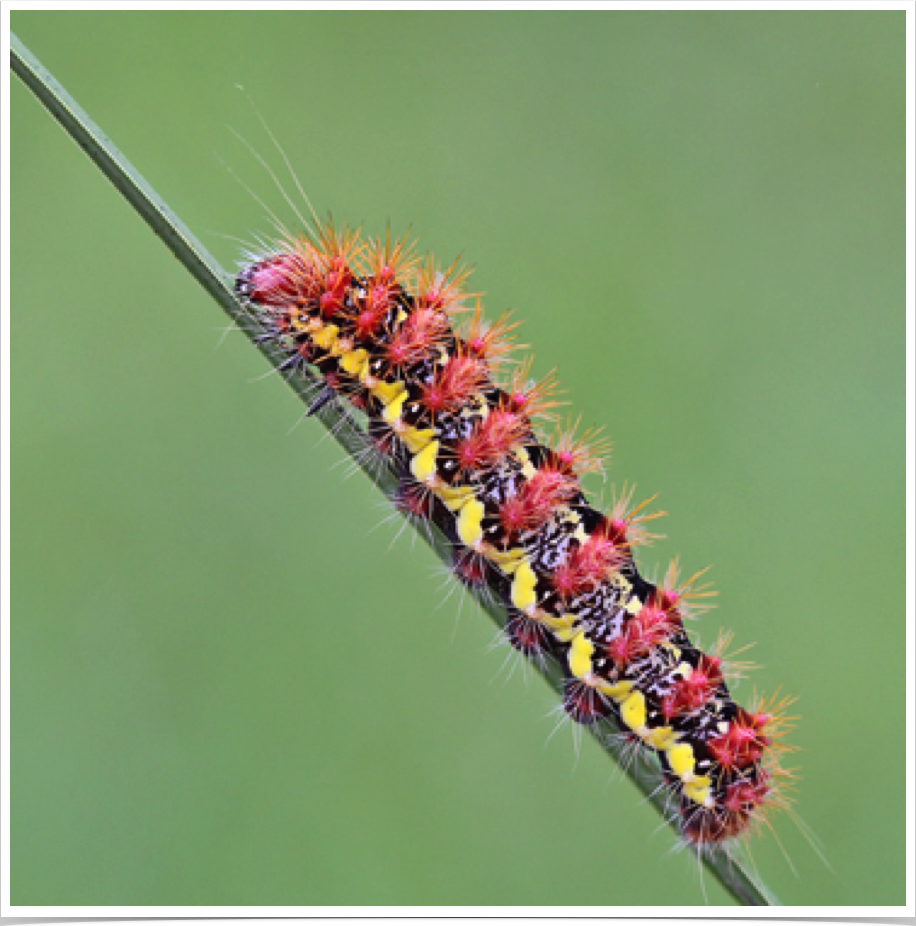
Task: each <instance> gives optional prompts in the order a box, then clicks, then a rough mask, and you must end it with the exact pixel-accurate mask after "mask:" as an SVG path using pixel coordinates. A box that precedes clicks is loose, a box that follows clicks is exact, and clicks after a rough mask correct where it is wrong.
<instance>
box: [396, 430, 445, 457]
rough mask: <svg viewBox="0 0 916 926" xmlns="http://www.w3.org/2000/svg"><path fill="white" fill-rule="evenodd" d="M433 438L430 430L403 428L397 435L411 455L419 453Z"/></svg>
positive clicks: (433, 435)
mask: <svg viewBox="0 0 916 926" xmlns="http://www.w3.org/2000/svg"><path fill="white" fill-rule="evenodd" d="M435 436H436V432H435V431H434V430H433V429H432V428H423V429H422V430H421V429H419V428H405V429H404V430H403V431H402V432H401V433H400V434H399V435H398V437H400V438H401V440H402V441H403V442H404V446H405V447H406V448H407V449H408V450H409V451H410V452H411V453H419V452H420V451H421V450H422V449H423V448H424V447H425V446H426V445H427V444H428V443H429V442H430V441H431V440H432V439H433V438H434V437H435Z"/></svg>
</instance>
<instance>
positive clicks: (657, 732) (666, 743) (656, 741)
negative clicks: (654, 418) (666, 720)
mask: <svg viewBox="0 0 916 926" xmlns="http://www.w3.org/2000/svg"><path fill="white" fill-rule="evenodd" d="M677 736H678V735H677V733H676V732H675V731H674V730H673V729H672V728H671V727H651V728H649V729H647V730H646V731H645V732H644V734H643V737H642V739H643V742H644V743H648V744H649V745H650V746H651V747H652V748H653V749H656V750H658V751H659V752H662V751H664V750H666V749H669V748H670V747H671V746H673V745H674V744H675V743H676V742H677Z"/></svg>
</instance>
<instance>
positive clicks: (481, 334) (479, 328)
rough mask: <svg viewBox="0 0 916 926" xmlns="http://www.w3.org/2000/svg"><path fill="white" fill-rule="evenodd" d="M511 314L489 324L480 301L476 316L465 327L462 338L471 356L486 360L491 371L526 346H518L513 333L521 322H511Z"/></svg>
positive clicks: (475, 309)
mask: <svg viewBox="0 0 916 926" xmlns="http://www.w3.org/2000/svg"><path fill="white" fill-rule="evenodd" d="M510 315H511V313H509V312H506V313H505V314H504V315H500V317H499V318H497V319H496V321H495V322H487V321H485V320H484V317H483V306H482V305H481V303H480V299H478V300H477V302H476V303H475V305H474V314H473V315H472V316H471V319H470V321H469V322H468V323H467V325H466V326H465V327H464V330H463V331H462V336H463V338H464V341H465V343H466V344H467V349H468V352H469V353H470V354H472V355H473V356H475V357H478V358H479V359H481V360H486V362H487V363H488V364H489V365H490V368H491V369H494V368H497V367H498V366H499V365H500V364H501V363H505V362H507V361H508V360H509V355H510V354H511V353H512V352H513V351H515V350H518V349H519V348H521V347H523V346H524V345H521V344H517V343H516V342H515V338H514V337H513V336H512V332H513V331H514V330H515V329H516V328H518V327H519V325H520V324H521V323H520V322H510V321H509V318H510Z"/></svg>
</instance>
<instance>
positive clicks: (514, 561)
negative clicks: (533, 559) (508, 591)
mask: <svg viewBox="0 0 916 926" xmlns="http://www.w3.org/2000/svg"><path fill="white" fill-rule="evenodd" d="M486 557H487V559H488V560H489V561H490V562H491V563H493V565H495V566H499V568H500V569H501V570H502V571H503V572H504V573H505V574H506V575H507V576H510V575H512V574H513V573H514V572H515V570H516V569H518V567H519V565H520V564H521V563H522V562H524V559H525V551H524V550H523V549H522V548H521V547H513V548H512V549H511V550H496V549H494V548H493V547H490V548H489V549H488V550H487V552H486Z"/></svg>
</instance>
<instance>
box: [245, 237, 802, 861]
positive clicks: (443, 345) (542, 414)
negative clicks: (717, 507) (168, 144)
mask: <svg viewBox="0 0 916 926" xmlns="http://www.w3.org/2000/svg"><path fill="white" fill-rule="evenodd" d="M468 277H469V271H468V270H466V269H465V268H463V267H461V266H459V264H457V263H455V264H452V265H451V266H449V267H446V268H442V267H440V266H439V265H438V264H436V262H435V261H434V259H433V258H432V257H426V258H420V257H418V256H417V252H416V246H415V245H414V244H413V243H410V242H409V241H408V240H407V239H406V238H401V239H398V240H395V241H392V240H391V236H390V234H388V235H385V236H384V237H380V238H365V239H364V238H363V237H362V236H361V234H360V233H359V232H358V231H353V230H350V229H347V228H346V227H345V226H344V227H340V228H338V227H335V225H334V224H333V222H331V221H330V220H329V221H327V222H321V223H318V224H317V225H316V226H315V227H314V228H311V227H309V231H308V233H307V234H302V233H296V234H283V235H282V236H281V238H280V239H279V240H278V241H277V242H276V243H274V244H273V245H271V246H269V247H264V248H263V249H261V250H259V251H258V252H257V253H249V254H248V255H246V259H245V261H244V262H243V263H242V265H241V267H240V269H239V272H238V274H237V276H236V277H235V283H234V287H235V293H236V295H237V297H238V298H239V300H240V302H241V303H242V304H243V305H244V306H245V307H246V309H247V311H248V312H249V313H250V315H251V317H252V318H253V319H254V320H255V322H256V324H257V326H258V329H259V331H260V338H261V339H262V340H266V341H271V342H272V343H273V344H274V345H275V346H276V348H277V349H278V350H279V351H281V353H282V355H283V357H284V358H285V359H284V362H283V367H285V368H289V369H295V368H296V367H306V366H307V367H309V368H310V369H312V370H314V371H317V373H318V374H319V376H320V377H321V379H322V380H323V385H322V387H321V391H320V392H319V394H318V396H317V398H316V399H315V401H314V403H313V404H312V407H311V408H310V409H309V413H313V412H315V411H316V410H317V409H318V408H320V407H321V406H322V405H323V404H325V403H327V402H331V401H337V400H340V401H345V402H347V403H349V405H350V406H352V407H353V408H355V409H357V410H359V411H360V412H361V413H363V414H364V415H365V417H366V419H367V433H368V437H369V440H370V447H371V450H372V453H374V454H375V455H377V458H378V460H379V461H380V462H381V463H383V464H384V465H387V466H389V467H391V469H392V470H393V472H394V473H395V474H396V476H397V486H398V487H397V492H396V495H395V498H394V503H395V505H396V507H397V508H398V509H399V510H400V511H401V512H402V513H404V514H405V515H407V516H409V517H411V518H413V519H417V520H419V521H420V522H423V523H427V524H433V525H435V526H436V527H437V528H438V529H439V530H440V531H441V532H442V533H443V534H444V536H445V537H446V538H447V540H448V542H449V544H450V546H451V550H452V555H453V565H452V569H453V570H454V574H455V576H456V577H457V578H458V580H460V582H461V583H463V584H464V585H465V586H467V587H469V588H471V589H474V590H475V591H477V592H480V593H486V594H489V595H492V596H494V597H495V598H496V599H497V600H498V601H499V602H501V604H502V605H504V607H505V611H506V621H505V627H504V631H503V632H504V633H505V636H506V638H507V640H508V642H509V643H510V644H511V646H512V647H514V648H515V649H516V650H518V651H519V652H520V653H521V654H523V655H524V656H525V657H527V658H529V659H536V660H555V661H556V663H557V664H558V665H559V666H560V668H561V670H562V673H563V676H564V685H563V708H564V709H565V711H566V713H567V714H568V715H569V717H570V718H572V720H573V721H575V722H576V723H578V724H583V725H592V726H594V725H598V724H604V725H606V727H607V729H608V730H609V731H610V733H609V735H617V736H623V737H625V738H626V739H627V740H628V741H630V742H632V743H633V745H634V748H641V749H645V750H648V751H650V752H651V753H652V754H654V755H655V756H656V757H657V759H658V763H659V766H660V770H661V776H662V781H663V786H664V787H665V788H666V789H667V791H668V793H669V796H670V803H671V806H673V807H674V808H675V817H676V823H677V826H678V828H679V831H680V833H681V835H682V837H683V840H684V841H685V842H686V843H687V844H690V845H692V846H694V847H695V848H697V849H698V850H700V851H703V850H707V849H708V850H712V849H715V848H716V847H718V846H722V845H725V844H727V842H728V841H729V840H732V839H734V838H736V837H744V836H746V835H747V834H748V833H749V832H750V831H751V830H752V829H753V828H754V827H755V825H756V824H758V823H759V822H760V821H762V820H765V819H766V815H767V813H768V811H769V810H771V809H773V808H776V807H779V806H782V805H784V804H785V803H786V795H785V791H786V787H787V781H786V780H787V778H789V777H790V774H789V772H787V771H786V770H785V769H784V768H783V767H782V765H781V762H780V758H781V754H782V753H783V752H784V751H785V750H786V748H787V747H786V746H785V744H784V743H783V742H782V741H781V737H782V735H783V734H784V733H785V732H786V730H787V729H788V726H787V720H788V718H786V717H785V715H784V710H785V706H786V700H785V699H784V700H783V701H781V702H778V703H777V702H776V700H775V699H773V700H772V701H771V702H769V703H759V704H757V705H756V706H755V707H752V708H744V707H741V706H739V705H738V704H737V703H736V702H735V701H734V700H733V698H732V697H731V695H730V693H729V688H728V681H729V678H730V677H731V676H732V674H733V672H732V670H731V668H730V665H729V663H728V661H727V659H726V658H725V655H724V644H722V645H719V646H717V647H715V648H714V649H713V650H712V651H711V652H704V651H703V650H702V649H700V648H699V646H698V645H696V644H695V643H694V642H692V641H691V639H690V636H689V635H688V632H687V629H686V622H687V621H688V620H689V619H690V618H693V617H695V616H697V615H698V614H700V613H702V612H703V611H704V610H705V609H706V607H707V606H708V605H707V604H706V603H705V599H706V598H707V597H708V596H709V595H710V594H712V593H711V592H710V591H709V589H708V587H707V586H705V585H701V584H700V578H701V576H702V573H698V574H697V575H694V576H692V577H690V578H689V579H687V580H686V581H679V578H678V572H677V568H676V566H673V567H672V568H669V570H668V572H667V573H666V575H665V577H664V578H663V580H662V581H661V582H659V583H654V582H651V581H649V580H647V579H646V578H645V577H644V576H643V575H642V574H641V573H640V571H639V567H638V565H637V562H636V558H635V555H634V551H635V550H636V548H638V547H640V546H642V545H645V544H647V543H649V542H651V540H652V539H653V536H654V535H653V534H652V533H651V532H650V530H649V528H648V526H647V525H648V524H649V522H650V521H651V520H652V519H653V518H654V517H657V516H658V515H657V514H654V513H648V512H647V510H646V506H647V504H648V503H647V502H643V503H641V504H634V503H633V491H632V490H627V489H626V488H624V490H623V491H622V492H621V493H620V494H619V495H618V496H617V497H616V498H614V500H613V502H612V504H611V505H610V507H609V508H608V509H606V510H599V509H597V508H595V507H593V506H592V505H591V504H590V503H589V501H588V499H587V498H586V495H585V493H584V491H583V488H582V478H583V476H585V475H586V474H587V473H590V472H594V471H597V470H599V469H601V468H602V465H603V464H602V460H603V456H604V454H605V451H606V447H605V445H604V443H603V441H602V440H601V438H600V436H599V435H597V434H596V433H595V432H593V431H585V432H582V433H579V430H578V427H577V426H574V425H571V426H568V427H559V428H558V429H557V432H556V433H555V434H554V435H553V436H552V437H548V436H547V429H548V426H549V425H550V422H554V425H555V426H556V423H557V415H556V412H555V409H556V407H557V405H558V402H557V401H556V383H555V381H554V380H553V378H552V377H548V378H547V379H546V380H543V381H541V382H534V383H532V382H531V381H530V380H529V379H528V373H529V371H530V365H529V363H516V362H515V361H514V360H513V359H512V356H511V352H512V351H513V349H514V348H515V346H516V345H515V328H516V327H517V325H516V323H515V322H513V321H512V320H511V319H510V318H509V317H508V316H503V317H501V318H499V319H497V320H496V321H495V322H487V321H486V320H485V319H484V316H483V310H482V306H481V301H480V299H479V297H477V296H473V295H472V294H469V293H468V292H467V291H466V284H467V281H468Z"/></svg>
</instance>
